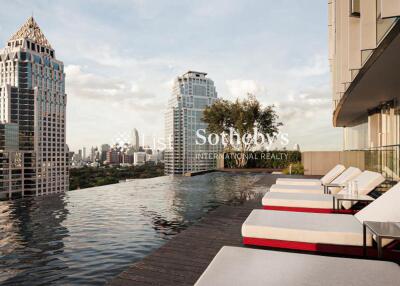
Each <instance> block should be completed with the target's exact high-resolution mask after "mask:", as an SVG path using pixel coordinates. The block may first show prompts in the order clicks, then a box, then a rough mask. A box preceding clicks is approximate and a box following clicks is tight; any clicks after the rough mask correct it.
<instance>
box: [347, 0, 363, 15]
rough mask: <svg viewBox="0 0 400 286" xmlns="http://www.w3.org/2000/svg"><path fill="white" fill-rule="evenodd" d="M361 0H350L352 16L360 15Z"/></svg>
mask: <svg viewBox="0 0 400 286" xmlns="http://www.w3.org/2000/svg"><path fill="white" fill-rule="evenodd" d="M360 1H361V0H350V16H353V17H360Z"/></svg>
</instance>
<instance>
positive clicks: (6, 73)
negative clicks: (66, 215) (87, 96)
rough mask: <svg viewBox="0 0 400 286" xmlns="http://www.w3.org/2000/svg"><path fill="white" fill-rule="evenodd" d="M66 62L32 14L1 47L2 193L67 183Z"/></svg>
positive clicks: (48, 189) (40, 191)
mask: <svg viewBox="0 0 400 286" xmlns="http://www.w3.org/2000/svg"><path fill="white" fill-rule="evenodd" d="M66 104H67V96H66V94H65V74H64V65H63V63H62V62H61V61H59V60H57V59H56V56H55V51H54V49H53V48H52V47H51V45H50V43H49V42H48V40H47V39H46V37H45V36H44V35H43V33H42V31H41V29H40V28H39V26H38V24H37V23H36V22H35V20H34V19H33V17H30V18H29V19H28V20H27V22H26V23H25V24H24V25H23V26H22V27H21V28H20V29H19V30H18V31H17V32H16V33H15V34H14V35H13V36H12V37H11V38H10V39H9V40H8V42H7V44H6V47H5V48H4V49H2V50H0V120H1V121H0V164H1V166H0V168H1V171H0V196H1V197H7V196H8V197H11V196H12V195H13V194H16V193H18V194H21V195H22V196H25V195H45V194H50V193H58V192H64V191H65V190H67V189H68V186H69V169H68V164H69V163H68V148H67V145H66V139H65V120H66Z"/></svg>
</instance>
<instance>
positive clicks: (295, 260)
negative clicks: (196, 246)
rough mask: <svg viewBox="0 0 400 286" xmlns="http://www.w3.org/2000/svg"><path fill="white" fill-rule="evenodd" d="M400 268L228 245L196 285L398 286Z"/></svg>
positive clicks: (218, 254)
mask: <svg viewBox="0 0 400 286" xmlns="http://www.w3.org/2000/svg"><path fill="white" fill-rule="evenodd" d="M399 281H400V267H399V266H398V265H397V264H395V263H393V262H387V261H373V260H365V259H352V258H339V257H327V256H319V255H309V254H300V253H289V252H281V251H269V250H260V249H249V248H242V247H232V246H224V247H222V248H221V250H220V251H219V252H218V253H217V255H216V256H215V257H214V259H213V260H212V261H211V263H210V264H209V266H208V267H207V269H206V270H205V271H204V273H203V274H202V275H201V276H200V278H199V279H198V280H197V282H196V284H195V286H209V285H213V286H232V285H237V286H239V285H252V286H265V285H267V286H283V285H284V286H320V285H324V286H338V285H352V286H376V285H385V286H397V285H398V283H399Z"/></svg>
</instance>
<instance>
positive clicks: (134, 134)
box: [132, 128, 139, 151]
mask: <svg viewBox="0 0 400 286" xmlns="http://www.w3.org/2000/svg"><path fill="white" fill-rule="evenodd" d="M132 147H133V150H135V151H139V132H138V131H137V129H136V128H134V129H133V130H132Z"/></svg>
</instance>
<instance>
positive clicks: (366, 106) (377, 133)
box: [328, 0, 400, 180]
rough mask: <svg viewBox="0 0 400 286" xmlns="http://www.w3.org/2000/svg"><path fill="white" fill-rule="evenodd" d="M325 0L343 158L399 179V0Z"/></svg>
mask: <svg viewBox="0 0 400 286" xmlns="http://www.w3.org/2000/svg"><path fill="white" fill-rule="evenodd" d="M328 2H329V16H330V17H329V39H330V53H329V59H330V64H331V75H332V89H333V105H334V112H333V124H334V126H335V127H343V131H344V150H345V152H344V162H345V164H346V165H351V166H359V167H361V168H362V169H370V170H374V171H378V172H382V173H383V174H384V175H385V176H386V177H387V178H388V179H393V180H399V179H400V178H399V176H400V166H399V162H400V160H399V159H400V100H399V99H400V81H399V78H398V74H399V71H398V67H399V66H400V56H399V49H400V22H399V16H400V5H399V3H398V2H399V1H391V0H381V1H375V0H372V1H369V0H368V1H367V0H365V1H364V0H352V1H339V0H330V1H328ZM349 3H350V4H351V5H349Z"/></svg>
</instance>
